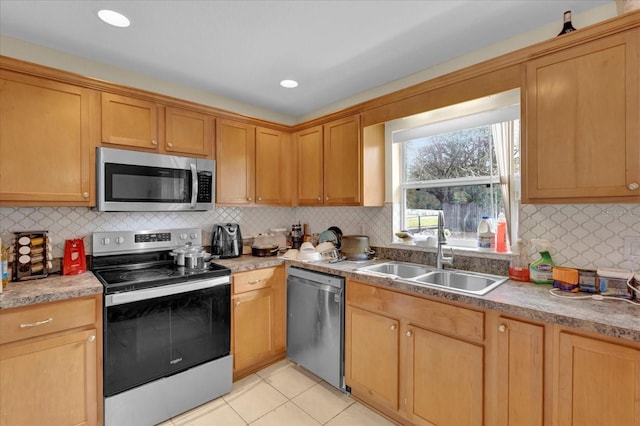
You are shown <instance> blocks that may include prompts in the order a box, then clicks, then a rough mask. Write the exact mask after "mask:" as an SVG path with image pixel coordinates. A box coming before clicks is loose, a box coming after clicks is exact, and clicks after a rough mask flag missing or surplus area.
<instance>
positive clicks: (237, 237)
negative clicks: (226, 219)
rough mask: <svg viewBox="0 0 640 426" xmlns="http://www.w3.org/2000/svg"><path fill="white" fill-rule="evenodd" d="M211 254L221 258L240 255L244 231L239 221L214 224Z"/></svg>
mask: <svg viewBox="0 0 640 426" xmlns="http://www.w3.org/2000/svg"><path fill="white" fill-rule="evenodd" d="M211 254H212V255H213V256H214V257H216V258H220V259H229V258H233V257H239V256H240V255H241V254H242V233H241V232H240V225H238V224H237V223H216V224H215V225H213V237H212V239H211Z"/></svg>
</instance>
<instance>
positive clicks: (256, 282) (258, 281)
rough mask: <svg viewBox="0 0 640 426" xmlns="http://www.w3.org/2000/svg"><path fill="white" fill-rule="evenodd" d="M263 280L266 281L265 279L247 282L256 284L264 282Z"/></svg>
mask: <svg viewBox="0 0 640 426" xmlns="http://www.w3.org/2000/svg"><path fill="white" fill-rule="evenodd" d="M263 281H265V280H257V281H249V282H248V283H247V284H249V285H256V284H258V283H261V282H263Z"/></svg>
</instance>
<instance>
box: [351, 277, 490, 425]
mask: <svg viewBox="0 0 640 426" xmlns="http://www.w3.org/2000/svg"><path fill="white" fill-rule="evenodd" d="M483 327H484V314H483V313H482V312H478V311H474V310H470V309H466V308H462V307H458V306H453V305H447V304H443V303H440V302H435V301H432V300H427V299H423V298H420V297H415V296H410V295H406V294H402V293H397V292H395V291H391V290H387V289H382V288H378V287H374V286H371V285H368V284H366V283H363V282H358V281H355V280H348V282H347V306H346V317H345V380H346V383H347V385H348V386H350V387H351V393H352V395H354V396H355V397H356V398H359V399H361V400H363V401H364V402H366V403H369V404H371V405H372V406H373V407H375V408H378V409H379V410H380V411H382V412H383V413H384V414H386V415H388V416H390V417H392V418H394V419H396V420H398V421H404V422H406V421H409V422H411V423H414V424H425V425H430V424H456V425H463V424H470V425H474V424H482V423H483V420H484V401H485V396H484V395H485V393H484V363H485V354H484V352H485V351H484V329H483Z"/></svg>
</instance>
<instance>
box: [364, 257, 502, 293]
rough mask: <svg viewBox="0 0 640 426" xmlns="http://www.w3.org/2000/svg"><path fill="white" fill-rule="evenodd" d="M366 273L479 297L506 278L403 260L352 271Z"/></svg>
mask: <svg viewBox="0 0 640 426" xmlns="http://www.w3.org/2000/svg"><path fill="white" fill-rule="evenodd" d="M356 271H357V272H361V273H364V274H369V275H376V276H384V277H387V278H392V279H400V280H403V281H406V282H410V283H412V284H415V285H423V286H429V287H434V288H442V289H449V290H454V291H458V292H462V293H469V294H475V295H478V296H483V295H485V294H487V293H488V292H490V291H491V290H493V289H494V288H496V287H498V286H499V285H500V284H502V283H503V282H505V281H507V280H508V278H507V277H502V276H499V275H490V274H481V273H477V272H467V271H457V270H449V269H445V270H441V269H435V268H433V267H429V266H425V265H418V264H415V263H406V262H385V263H379V264H377V265H371V266H365V267H362V268H359V269H357V270H356Z"/></svg>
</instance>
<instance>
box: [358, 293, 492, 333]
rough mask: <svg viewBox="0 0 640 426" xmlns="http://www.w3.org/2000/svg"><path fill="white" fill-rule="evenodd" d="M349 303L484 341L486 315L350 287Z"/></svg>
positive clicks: (419, 299) (407, 296)
mask: <svg viewBox="0 0 640 426" xmlns="http://www.w3.org/2000/svg"><path fill="white" fill-rule="evenodd" d="M347 303H350V304H352V305H356V306H362V307H364V308H367V309H371V310H376V311H381V312H386V313H390V314H393V315H396V316H398V317H402V318H405V319H407V320H408V321H409V322H411V323H412V324H415V325H418V326H421V327H424V328H427V329H430V330H435V331H440V332H443V333H446V334H450V335H454V336H456V337H461V338H464V339H469V340H473V341H477V342H482V341H483V340H484V313H483V312H479V311H474V310H471V309H467V308H462V307H459V306H453V305H448V304H445V303H440V302H435V301H433V300H427V299H423V298H421V297H416V296H409V295H407V294H402V293H397V292H395V291H392V290H385V289H382V288H379V287H374V286H371V285H367V284H364V283H359V282H357V281H351V280H349V282H348V284H347Z"/></svg>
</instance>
